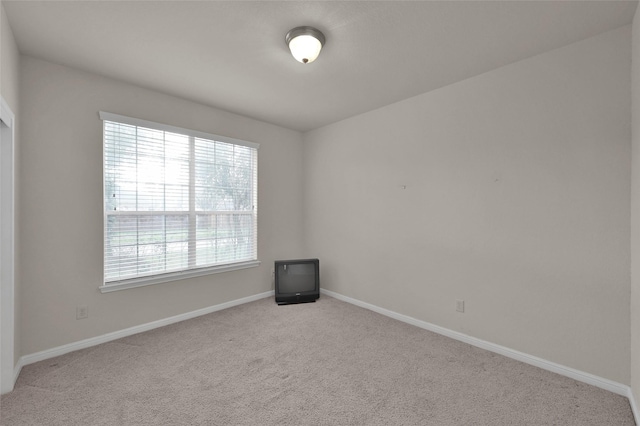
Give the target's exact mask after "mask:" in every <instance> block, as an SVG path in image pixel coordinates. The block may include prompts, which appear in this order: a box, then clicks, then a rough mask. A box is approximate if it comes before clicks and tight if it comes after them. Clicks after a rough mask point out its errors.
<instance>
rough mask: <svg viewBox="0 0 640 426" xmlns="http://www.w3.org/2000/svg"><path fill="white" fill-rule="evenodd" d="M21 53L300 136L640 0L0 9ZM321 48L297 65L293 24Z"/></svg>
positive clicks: (625, 11) (629, 14) (9, 4)
mask: <svg viewBox="0 0 640 426" xmlns="http://www.w3.org/2000/svg"><path fill="white" fill-rule="evenodd" d="M2 3H3V5H4V7H5V10H6V13H7V16H8V18H9V22H10V24H11V27H12V29H13V32H14V36H15V39H16V42H17V44H18V48H19V49H20V51H21V52H22V53H23V54H26V55H31V56H35V57H40V58H43V59H47V60H50V61H53V62H57V63H61V64H65V65H68V66H71V67H75V68H79V69H82V70H87V71H90V72H94V73H97V74H101V75H105V76H109V77H113V78H116V79H119V80H123V81H127V82H130V83H133V84H136V85H139V86H143V87H147V88H150V89H153V90H156V91H161V92H165V93H168V94H172V95H175V96H179V97H182V98H186V99H190V100H193V101H196V102H199V103H202V104H206V105H210V106H213V107H217V108H222V109H224V110H227V111H231V112H235V113H238V114H242V115H245V116H248V117H253V118H256V119H259V120H263V121H266V122H270V123H274V124H278V125H281V126H284V127H288V128H291V129H296V130H301V131H306V130H310V129H314V128H317V127H320V126H323V125H325V124H329V123H332V122H336V121H339V120H342V119H344V118H347V117H350V116H353V115H356V114H359V113H362V112H366V111H370V110H372V109H375V108H378V107H381V106H384V105H388V104H390V103H393V102H396V101H399V100H402V99H406V98H408V97H411V96H415V95H417V94H420V93H424V92H428V91H431V90H434V89H437V88H439V87H442V86H445V85H448V84H451V83H454V82H456V81H460V80H463V79H465V78H469V77H472V76H474V75H478V74H480V73H483V72H486V71H489V70H492V69H495V68H497V67H500V66H503V65H506V64H509V63H512V62H515V61H518V60H520V59H524V58H527V57H529V56H533V55H536V54H539V53H542V52H545V51H548V50H551V49H554V48H558V47H561V46H564V45H566V44H569V43H572V42H575V41H578V40H581V39H584V38H587V37H590V36H593V35H596V34H599V33H601V32H604V31H608V30H611V29H614V28H618V27H620V26H623V25H626V24H629V23H631V21H632V19H633V14H634V12H635V9H636V6H637V1H635V0H634V1H628V2H627V1H511V2H507V1H502V2H500V1H470V2H466V1H413V2H403V1H282V2H280V1H258V2H249V1H226V2H225V1H195V2H194V1H65V2H58V1H43V2H41V1H8V0H3V1H2ZM300 25H311V26H315V27H317V28H318V29H320V30H321V31H323V32H324V34H325V36H326V38H327V42H326V45H325V47H324V49H323V50H322V53H321V54H320V57H319V58H318V60H316V61H315V62H314V63H312V64H307V65H304V64H301V63H299V62H297V61H295V60H294V59H293V57H292V56H291V55H290V53H289V52H288V49H287V46H286V45H285V42H284V36H285V34H286V33H287V31H288V30H290V29H291V28H293V27H296V26H300Z"/></svg>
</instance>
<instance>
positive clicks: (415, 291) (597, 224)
mask: <svg viewBox="0 0 640 426" xmlns="http://www.w3.org/2000/svg"><path fill="white" fill-rule="evenodd" d="M630 31H631V28H630V26H627V27H623V28H621V29H618V30H615V31H612V32H608V33H605V34H602V35H599V36H597V37H594V38H591V39H587V40H584V41H581V42H578V43H575V44H573V45H570V46H567V47H564V48H561V49H558V50H554V51H551V52H548V53H544V54H541V55H539V56H536V57H532V58H529V59H526V60H523V61H521V62H517V63H514V64H511V65H508V66H506V67H503V68H500V69H497V70H494V71H491V72H488V73H486V74H482V75H479V76H476V77H473V78H470V79H468V80H465V81H462V82H460V83H457V84H453V85H451V86H448V87H445V88H442V89H439V90H436V91H433V92H430V93H426V94H423V95H420V96H417V97H414V98H411V99H407V100H405V101H402V102H398V103H396V104H393V105H389V106H386V107H383V108H381V109H378V110H375V111H371V112H369V113H366V114H363V115H360V116H356V117H353V118H350V119H347V120H344V121H342V122H338V123H335V124H332V125H329V126H326V127H323V128H320V129H317V130H314V131H311V132H309V133H307V134H305V135H304V158H305V183H304V193H305V194H306V198H305V205H304V224H305V226H304V229H305V231H306V235H305V244H306V247H305V250H306V252H307V255H310V256H311V255H312V256H317V257H319V258H320V259H321V260H322V262H321V267H322V272H321V274H322V285H323V287H325V288H327V289H329V290H333V291H336V292H338V293H341V294H343V295H346V296H349V297H353V298H356V299H359V300H362V301H365V302H368V303H372V304H374V305H377V306H380V307H383V308H387V309H390V310H392V311H396V312H399V313H402V314H405V315H409V316H411V317H414V318H417V319H420V320H424V321H428V322H431V323H434V324H437V325H440V326H443V327H446V328H449V329H451V330H455V331H459V332H462V333H466V334H468V335H471V336H474V337H477V338H480V339H484V340H487V341H489V342H493V343H496V344H499V345H503V346H506V347H509V348H512V349H516V350H519V351H522V352H525V353H528V354H532V355H535V356H539V357H541V358H543V359H547V360H550V361H554V362H557V363H559V364H562V365H566V366H569V367H573V368H576V369H578V370H582V371H586V372H590V373H592V374H596V375H598V376H601V377H605V378H608V379H611V380H614V381H617V382H620V383H625V384H628V383H629V380H630V379H629V377H630V374H629V365H630V359H629V357H630V342H629V340H630V325H629V324H630V310H629V286H630V273H629V270H630V255H629V244H630V241H629V240H630V237H629V235H630V216H629V214H630V213H629V212H630V200H629V193H630V160H629V158H630V139H631V134H630V114H631V113H630V104H631V97H630V93H631V85H630V67H631V63H630V40H631V38H630ZM425 72H428V70H425ZM396 78H402V76H400V75H399V76H396ZM403 185H406V189H402V186H403ZM456 299H463V300H465V302H466V312H465V313H464V314H461V313H457V312H456V311H455V300H456Z"/></svg>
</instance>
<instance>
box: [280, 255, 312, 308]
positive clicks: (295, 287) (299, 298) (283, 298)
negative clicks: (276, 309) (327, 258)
mask: <svg viewBox="0 0 640 426" xmlns="http://www.w3.org/2000/svg"><path fill="white" fill-rule="evenodd" d="M274 269H275V279H276V303H277V304H278V305H285V304H289V303H305V302H315V301H316V299H318V298H319V297H320V261H319V260H318V259H294V260H276V262H275V268H274Z"/></svg>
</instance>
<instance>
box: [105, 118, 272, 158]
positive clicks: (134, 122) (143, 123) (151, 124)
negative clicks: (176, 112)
mask: <svg viewBox="0 0 640 426" xmlns="http://www.w3.org/2000/svg"><path fill="white" fill-rule="evenodd" d="M99 114H100V119H101V120H102V121H116V122H118V123H122V124H129V125H131V126H139V127H148V128H150V129H155V130H162V131H165V132H171V133H181V134H183V135H187V136H193V137H195V138H199V139H210V140H214V141H217V142H226V143H231V144H234V145H240V146H247V147H249V148H255V149H259V148H260V144H259V143H255V142H248V141H243V140H242V139H234V138H230V137H228V136H220V135H214V134H213V133H206V132H200V131H198V130H191V129H185V128H184V127H177V126H171V125H169V124H162V123H156V122H155V121H148V120H142V119H140V118H133V117H127V116H125V115H118V114H112V113H110V112H104V111H100V113H99Z"/></svg>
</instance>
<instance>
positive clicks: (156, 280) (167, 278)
mask: <svg viewBox="0 0 640 426" xmlns="http://www.w3.org/2000/svg"><path fill="white" fill-rule="evenodd" d="M98 114H99V117H100V120H101V121H103V122H104V121H113V122H118V123H122V124H128V125H132V126H139V127H146V128H151V129H155V130H161V131H166V132H171V133H179V134H183V135H186V136H190V137H194V138H200V139H209V140H214V141H217V142H225V143H230V144H234V145H240V146H245V147H249V148H254V149H256V150H258V149H259V148H260V144H258V143H255V142H248V141H244V140H241V139H235V138H230V137H228V136H220V135H215V134H213V133H206V132H200V131H198V130H192V129H186V128H183V127H177V126H171V125H168V124H163V123H157V122H154V121H148V120H142V119H139V118H133V117H127V116H124V115H118V114H113V113H110V112H105V111H100V112H99V113H98ZM103 143H104V142H103ZM102 180H103V183H104V176H103V179H102ZM103 246H104V244H103ZM102 259H103V261H104V253H103V255H102ZM260 264H261V262H260V260H259V259H255V260H249V261H244V262H236V263H227V264H223V265H215V266H205V267H202V268H194V269H186V270H181V271H172V272H167V273H160V274H156V275H149V276H144V277H137V278H127V279H124V280H119V281H109V282H108V283H107V282H105V281H104V277H103V278H102V280H101V281H102V284H101V285H100V286H99V287H98V289H99V290H100V292H101V293H110V292H113V291H118V290H126V289H130V288H137V287H144V286H148V285H153V284H162V283H167V282H171V281H178V280H184V279H187V278H194V277H200V276H204V275H211V274H219V273H223V272H230V271H237V270H242V269H248V268H255V267H258V266H260ZM102 270H103V272H104V267H103V268H102Z"/></svg>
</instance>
